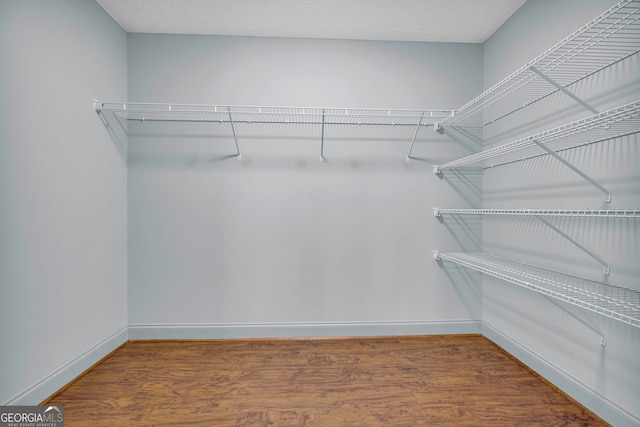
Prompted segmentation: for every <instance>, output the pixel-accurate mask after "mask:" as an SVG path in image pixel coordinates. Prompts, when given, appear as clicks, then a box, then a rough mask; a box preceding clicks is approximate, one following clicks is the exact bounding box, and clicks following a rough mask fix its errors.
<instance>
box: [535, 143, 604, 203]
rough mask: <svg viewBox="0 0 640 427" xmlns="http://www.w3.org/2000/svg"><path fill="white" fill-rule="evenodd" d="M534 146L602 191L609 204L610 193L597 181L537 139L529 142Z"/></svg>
mask: <svg viewBox="0 0 640 427" xmlns="http://www.w3.org/2000/svg"><path fill="white" fill-rule="evenodd" d="M531 141H532V142H533V143H534V144H536V145H537V146H538V147H540V148H542V149H543V150H544V151H546V152H547V153H549V154H550V155H551V156H553V157H554V158H555V159H557V160H558V161H560V163H562V164H563V165H565V166H566V167H568V168H569V169H571V170H572V171H574V172H575V173H577V174H578V175H580V176H581V177H582V178H584V179H586V180H587V181H588V182H589V183H591V184H592V185H593V186H595V187H596V188H598V189H599V190H600V191H602V192H603V193H604V194H605V202H607V203H611V193H610V192H609V190H607V189H606V188H604V187H603V186H602V185H600V184H599V183H598V182H597V181H595V180H594V179H593V178H591V177H590V176H588V175H587V174H585V173H584V172H582V171H581V170H580V169H578V168H577V167H575V166H574V165H572V164H571V163H569V162H568V161H566V160H565V159H563V158H562V157H560V155H559V154H558V153H556V152H555V151H553V150H552V149H550V148H549V147H547V146H546V145H544V144H542V143H541V142H540V141H538V140H537V139H532V140H531Z"/></svg>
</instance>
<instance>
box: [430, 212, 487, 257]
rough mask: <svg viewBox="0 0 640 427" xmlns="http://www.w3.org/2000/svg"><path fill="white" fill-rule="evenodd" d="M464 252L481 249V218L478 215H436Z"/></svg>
mask: <svg viewBox="0 0 640 427" xmlns="http://www.w3.org/2000/svg"><path fill="white" fill-rule="evenodd" d="M437 219H438V221H439V222H440V223H441V224H443V225H444V226H445V227H446V228H447V230H448V232H449V233H450V234H451V236H453V238H454V239H455V241H456V242H457V244H458V246H459V248H460V250H462V251H464V252H481V251H482V218H481V217H480V216H467V217H462V216H460V215H457V214H453V215H441V216H439V217H437Z"/></svg>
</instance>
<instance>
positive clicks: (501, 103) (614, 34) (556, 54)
mask: <svg viewBox="0 0 640 427" xmlns="http://www.w3.org/2000/svg"><path fill="white" fill-rule="evenodd" d="M638 52H640V0H623V1H621V2H619V3H618V4H616V5H615V6H613V7H611V8H610V9H608V10H607V11H605V12H604V13H602V14H601V15H600V16H598V17H596V18H595V19H593V20H592V21H590V22H589V23H587V24H585V25H584V26H582V27H581V28H580V29H578V30H576V31H575V32H573V33H572V34H570V35H569V36H567V37H566V38H564V39H563V40H561V41H560V42H558V43H556V44H555V45H554V46H552V47H551V48H549V49H548V50H546V51H545V52H543V53H541V54H540V55H538V56H537V57H536V58H534V59H533V60H531V61H530V62H528V63H527V64H525V65H523V66H522V67H520V68H519V69H518V70H516V71H514V72H513V73H511V74H510V75H508V76H507V77H505V78H504V79H502V80H501V81H499V82H498V83H496V84H495V85H494V86H492V87H491V88H489V89H487V90H486V91H484V92H483V93H481V94H480V95H478V96H477V97H476V98H474V99H472V100H471V101H469V102H468V103H467V104H465V105H464V106H462V107H460V108H459V109H458V110H457V111H456V114H455V116H454V117H452V118H449V119H446V120H445V122H446V124H447V125H449V126H451V125H461V124H463V123H465V120H467V119H469V118H470V117H473V116H475V115H476V114H478V113H480V112H483V111H484V112H485V123H484V125H485V126H486V125H489V124H491V123H493V122H495V121H497V120H500V119H501V118H504V117H506V116H508V115H510V114H512V113H514V112H516V111H519V110H521V109H524V108H526V107H528V106H530V105H532V104H534V103H536V102H538V101H540V100H541V99H543V98H545V97H547V96H549V95H551V94H553V93H556V92H558V91H562V92H564V93H566V94H567V95H569V96H572V94H571V93H570V91H569V90H568V88H570V87H571V86H572V85H573V84H575V83H577V82H579V81H580V80H582V79H584V78H585V77H588V76H590V75H592V74H594V73H596V72H598V71H600V70H603V69H605V68H607V67H609V66H611V65H613V64H615V63H617V62H619V61H622V60H624V59H626V58H628V57H630V56H632V55H635V54H637V53H638ZM572 97H573V96H572ZM583 105H585V106H586V107H587V108H589V106H588V105H586V104H584V103H583ZM486 117H488V118H486Z"/></svg>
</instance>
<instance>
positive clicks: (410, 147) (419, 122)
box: [407, 112, 424, 162]
mask: <svg viewBox="0 0 640 427" xmlns="http://www.w3.org/2000/svg"><path fill="white" fill-rule="evenodd" d="M423 118H424V112H423V113H422V115H421V116H420V120H418V126H416V132H415V133H414V134H413V139H411V146H409V152H408V153H407V162H408V161H409V160H411V152H412V151H413V145H414V144H415V143H416V137H417V136H418V132H419V131H420V126H422V119H423Z"/></svg>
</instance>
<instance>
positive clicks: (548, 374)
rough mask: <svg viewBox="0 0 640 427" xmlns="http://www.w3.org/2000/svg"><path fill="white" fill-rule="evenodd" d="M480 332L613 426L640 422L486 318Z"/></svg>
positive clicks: (631, 424)
mask: <svg viewBox="0 0 640 427" xmlns="http://www.w3.org/2000/svg"><path fill="white" fill-rule="evenodd" d="M482 335H483V336H485V337H486V338H487V339H489V340H491V341H493V342H494V343H495V344H497V345H498V346H500V347H502V348H503V349H504V350H505V351H507V352H508V353H509V354H511V355H512V356H514V357H515V358H516V359H518V360H519V361H521V362H522V363H524V364H525V365H527V366H528V367H529V368H531V369H532V370H534V371H535V372H537V373H538V374H540V375H541V376H542V377H544V378H545V379H546V380H547V381H549V382H550V383H552V384H553V385H555V386H556V387H558V388H559V389H560V390H562V391H563V392H564V393H566V394H568V395H569V396H571V397H572V398H573V399H575V400H576V401H577V402H579V403H580V404H582V405H583V406H585V407H586V408H588V409H589V410H590V411H592V412H593V413H594V414H596V415H598V416H599V417H601V418H602V419H603V420H605V421H607V422H608V423H610V424H612V425H614V426H630V427H632V426H639V425H640V419H638V418H636V417H635V416H633V415H632V414H630V413H629V412H627V411H625V410H624V409H623V408H621V407H619V406H618V405H616V404H615V403H614V402H612V401H610V400H608V399H607V398H606V397H604V396H602V395H601V394H599V393H597V392H596V391H595V390H593V389H591V388H589V387H587V386H586V385H584V384H583V383H581V382H580V381H578V380H577V379H576V378H574V377H572V376H571V375H569V374H568V373H567V372H565V371H564V370H562V369H560V368H559V367H557V366H555V365H554V364H553V363H551V362H549V361H548V360H546V359H544V358H543V357H541V356H540V355H539V354H537V353H535V352H533V351H531V350H529V349H527V348H525V347H523V346H522V345H520V344H519V343H518V342H517V341H515V340H514V339H512V338H511V337H509V336H507V335H505V334H503V333H502V332H500V331H499V330H497V329H495V328H494V327H493V326H491V325H489V324H488V323H486V322H483V325H482Z"/></svg>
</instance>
